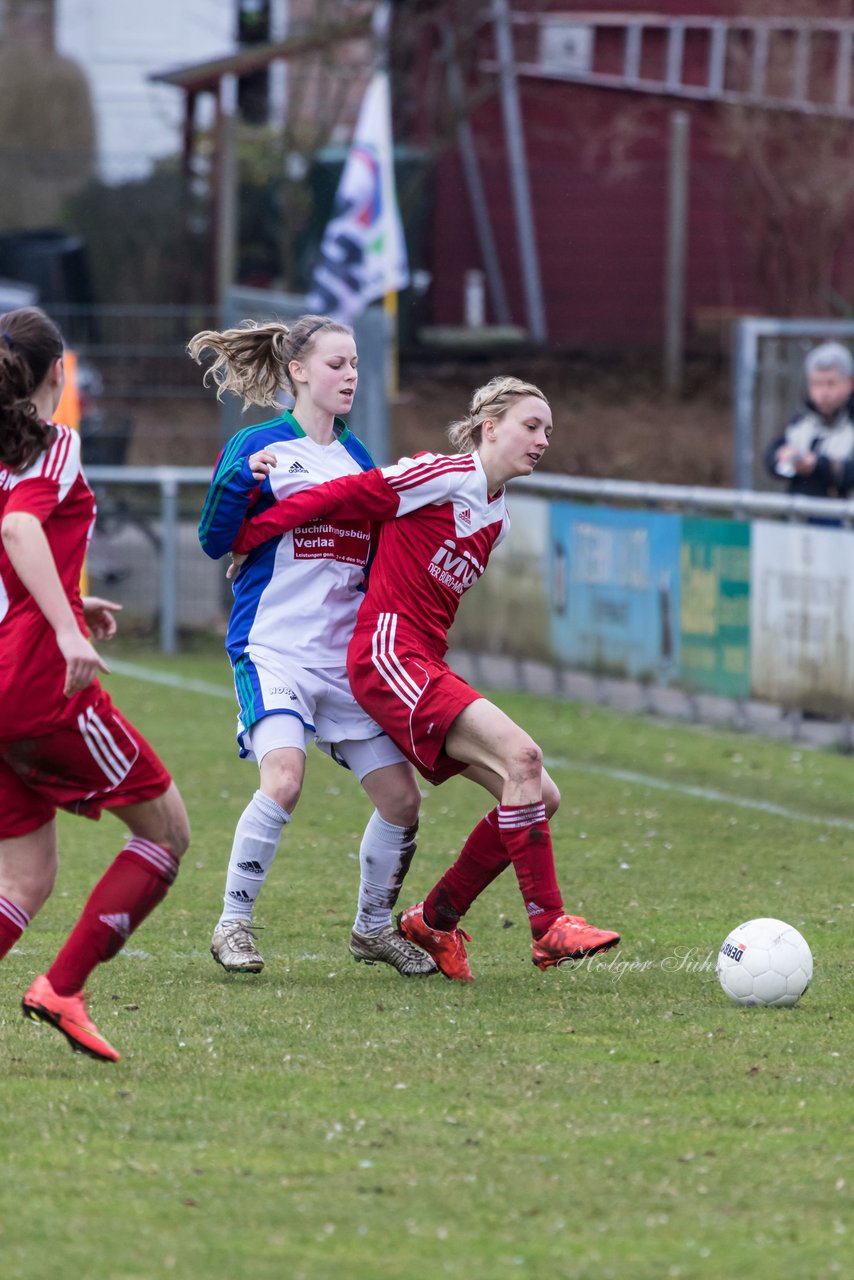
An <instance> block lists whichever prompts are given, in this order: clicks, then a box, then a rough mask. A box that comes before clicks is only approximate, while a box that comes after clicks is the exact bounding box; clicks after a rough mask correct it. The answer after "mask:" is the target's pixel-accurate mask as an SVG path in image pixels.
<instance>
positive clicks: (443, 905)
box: [424, 809, 510, 929]
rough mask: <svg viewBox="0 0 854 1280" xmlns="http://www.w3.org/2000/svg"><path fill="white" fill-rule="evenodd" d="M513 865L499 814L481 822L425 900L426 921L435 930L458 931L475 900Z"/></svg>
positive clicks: (496, 813)
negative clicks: (505, 843) (459, 923)
mask: <svg viewBox="0 0 854 1280" xmlns="http://www.w3.org/2000/svg"><path fill="white" fill-rule="evenodd" d="M509 865H510V863H509V861H508V858H507V854H506V852H505V849H504V845H503V844H502V843H501V837H500V836H499V834H498V810H497V809H493V810H492V811H491V812H490V813H488V814H487V815H486V817H485V818H482V819H481V821H480V822H479V823H478V824H477V826H476V827H475V829H474V831H472V833H471V835H470V836H469V838H468V839H467V840H466V842H465V844H464V845H463V847H462V849H461V850H460V856H459V857H458V858H457V860H456V862H455V863H454V864H453V865H452V866H450V867H448V870H447V871H446V872H445V874H444V875H443V876H442V878H441V880H440V881H439V882H438V884H437V885H436V886H435V888H433V889H431V890H430V892H429V893H428V895H427V897H426V898H425V899H424V919H425V921H426V922H427V924H428V925H430V927H431V928H432V929H455V928H456V927H457V924H458V922H459V919H460V916H464V915H465V913H466V912H467V911H468V909H469V907H470V906H471V904H472V903H473V902H474V900H475V898H476V897H477V896H478V895H479V894H481V893H483V891H484V889H485V888H486V887H487V885H490V884H492V882H493V880H494V879H495V877H496V876H500V875H501V872H502V871H504V870H505V868H506V867H508V866H509Z"/></svg>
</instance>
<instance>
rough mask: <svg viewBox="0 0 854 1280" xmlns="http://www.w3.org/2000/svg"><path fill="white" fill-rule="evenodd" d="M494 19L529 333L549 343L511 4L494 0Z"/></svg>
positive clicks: (501, 0)
mask: <svg viewBox="0 0 854 1280" xmlns="http://www.w3.org/2000/svg"><path fill="white" fill-rule="evenodd" d="M490 15H491V17H492V22H493V25H494V27H495V46H496V52H497V53H498V65H499V79H500V82H501V106H502V109H503V112H504V130H505V133H506V135H507V159H508V162H509V166H510V194H511V196H512V198H513V210H514V213H515V215H516V234H517V237H518V242H519V258H520V262H521V268H522V288H523V291H524V295H525V312H526V315H527V323H528V332H529V333H530V335H531V337H532V338H533V339H534V341H535V342H545V340H546V313H545V307H544V305H543V290H542V282H541V280H540V263H539V258H538V256H537V241H536V234H535V231H534V217H533V210H532V206H531V190H530V183H529V174H528V160H527V156H526V154H525V134H524V131H523V128H522V114H521V111H520V109H519V85H518V81H517V79H516V68H515V57H514V53H513V36H512V33H511V31H510V13H509V10H508V8H507V0H491V3H490Z"/></svg>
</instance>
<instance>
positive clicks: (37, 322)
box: [0, 307, 63, 473]
mask: <svg viewBox="0 0 854 1280" xmlns="http://www.w3.org/2000/svg"><path fill="white" fill-rule="evenodd" d="M62 351H63V342H62V334H61V333H60V332H59V329H58V328H57V327H56V325H55V324H54V323H53V321H52V320H51V319H50V318H49V317H48V316H46V315H45V313H44V312H43V311H42V310H40V308H39V307H21V308H19V310H17V311H7V312H6V313H5V315H0V463H2V464H3V465H4V466H5V467H7V468H8V469H9V470H10V471H14V472H16V473H19V472H21V471H26V470H27V468H28V467H31V466H32V464H33V463H34V462H35V460H36V458H37V457H38V456H39V454H41V453H44V451H45V449H47V448H49V447H50V445H51V444H52V443H53V441H54V439H55V437H56V427H55V426H54V424H53V423H52V422H43V421H42V419H41V418H40V417H39V414H38V410H37V409H36V406H35V405H34V404H33V401H32V396H33V393H34V392H35V391H36V390H37V389H38V388H39V387H40V386H41V384H42V383H43V382H44V380H45V378H46V377H47V375H48V373H49V372H50V368H51V366H52V364H53V362H54V361H55V360H59V359H60V358H61V357H62Z"/></svg>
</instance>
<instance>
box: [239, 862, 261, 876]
mask: <svg viewBox="0 0 854 1280" xmlns="http://www.w3.org/2000/svg"><path fill="white" fill-rule="evenodd" d="M237 869H238V871H250V872H251V873H252V875H254V876H262V875H263V874H264V868H263V867H262V866H261V863H260V862H238V864H237Z"/></svg>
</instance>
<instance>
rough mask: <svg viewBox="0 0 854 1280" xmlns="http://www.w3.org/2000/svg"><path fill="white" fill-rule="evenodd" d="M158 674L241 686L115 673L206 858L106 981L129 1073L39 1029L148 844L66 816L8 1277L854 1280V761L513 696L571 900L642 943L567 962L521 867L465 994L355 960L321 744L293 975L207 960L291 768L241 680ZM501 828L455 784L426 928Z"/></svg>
mask: <svg viewBox="0 0 854 1280" xmlns="http://www.w3.org/2000/svg"><path fill="white" fill-rule="evenodd" d="M128 656H134V655H128ZM136 659H137V661H139V662H142V663H144V664H145V665H146V666H148V667H150V668H153V669H158V670H160V671H161V672H164V673H167V674H168V673H177V674H180V675H183V677H184V678H186V679H192V680H196V681H203V682H204V681H206V682H209V683H214V684H216V685H218V686H220V687H221V689H222V692H223V696H222V698H216V697H211V696H205V695H204V694H202V693H200V692H194V691H192V690H191V689H185V690H182V689H180V688H179V689H175V688H166V687H160V686H157V685H155V684H147V683H143V682H141V681H139V680H136V679H130V678H127V677H121V678H120V677H117V676H113V677H112V678H111V680H110V684H111V687H112V689H113V692H114V695H115V696H116V698H117V701H118V702H119V704H120V705H121V706H122V707H123V709H125V710H126V712H127V713H128V714H129V715H130V716H131V717H132V718H133V719H134V720H136V721H137V722H138V723H139V724H140V726H141V727H142V728H144V729H145V730H146V731H147V732H148V733H149V734H150V736H151V737H152V739H153V740H154V742H155V743H156V744H157V746H158V749H159V750H160V751H161V753H162V755H163V756H164V758H165V759H166V760H167V761H169V762H170V763H171V764H172V766H173V768H174V770H175V773H176V775H177V779H178V782H179V785H180V786H181V789H182V791H183V793H184V795H185V797H186V799H187V802H188V805H189V808H190V811H191V816H192V820H193V824H194V843H193V846H192V848H191V850H190V852H189V854H188V855H187V859H186V862H185V866H184V869H183V871H182V874H181V876H180V877H179V879H178V881H177V882H176V885H175V888H174V889H173V891H172V893H171V894H170V897H169V898H168V899H167V901H166V903H165V904H164V905H163V906H162V907H161V908H160V909H159V910H158V911H157V912H156V913H155V914H154V916H152V918H151V920H150V921H149V922H147V923H146V925H145V926H144V927H143V929H142V930H140V932H139V934H137V935H135V936H134V938H133V939H132V940H131V942H130V944H129V947H128V949H127V952H126V954H123V955H122V956H120V957H118V958H117V959H116V960H114V961H113V962H112V963H111V964H110V965H109V966H106V967H104V968H103V969H101V970H99V971H98V972H97V973H96V974H95V975H93V980H92V996H91V1003H90V1007H91V1010H92V1012H93V1015H94V1017H95V1019H96V1021H97V1022H98V1023H99V1025H100V1026H101V1027H102V1029H103V1030H104V1031H105V1032H106V1033H107V1035H108V1036H109V1037H110V1039H111V1040H112V1041H113V1042H114V1043H115V1044H116V1045H117V1046H118V1048H119V1049H120V1051H121V1052H122V1054H123V1059H122V1062H121V1063H119V1064H118V1065H117V1066H115V1067H110V1066H105V1065H103V1064H98V1063H94V1062H92V1061H90V1060H88V1059H84V1058H81V1057H76V1056H72V1054H71V1053H70V1052H69V1051H68V1049H67V1048H66V1046H65V1044H64V1042H63V1041H62V1040H61V1038H60V1037H59V1036H57V1035H56V1034H55V1033H53V1032H51V1031H50V1030H48V1029H46V1028H37V1027H35V1026H33V1025H32V1024H28V1023H25V1022H24V1021H23V1019H21V1017H20V1016H19V1014H18V1012H17V1008H16V1003H17V1000H18V997H19V993H20V992H22V991H23V990H24V989H25V988H26V986H27V985H28V983H29V982H30V980H31V978H32V977H33V976H34V975H35V974H36V973H38V972H39V971H41V970H43V969H44V968H45V966H46V964H47V963H48V961H49V959H50V957H51V956H52V954H53V952H54V951H55V949H56V948H57V947H58V946H59V944H60V942H61V940H62V938H63V937H64V935H65V933H66V932H67V930H68V928H69V926H70V924H71V923H72V921H73V919H74V918H75V917H76V915H77V912H78V910H79V907H80V905H81V903H82V900H83V897H84V895H85V893H86V891H87V889H88V887H89V886H90V885H91V884H92V883H93V882H94V880H95V878H96V876H97V875H98V874H99V871H100V869H101V868H102V867H103V866H104V865H105V864H106V862H107V861H108V860H109V858H110V857H111V856H112V855H113V853H114V851H115V850H116V848H117V847H118V840H119V839H120V836H119V833H118V828H117V825H116V823H115V822H114V821H112V820H111V819H109V818H105V819H104V821H103V822H101V823H100V824H99V825H98V826H94V825H93V824H90V823H87V822H84V821H80V820H74V819H71V818H65V817H64V818H63V819H62V821H61V832H60V837H61V846H62V853H63V861H62V866H61V869H60V876H59V882H58V884H57V888H56V891H55V893H54V896H53V898H52V899H51V901H50V902H49V903H48V905H47V907H46V908H45V910H44V911H43V913H42V915H41V916H40V917H39V919H38V920H37V921H36V922H35V923H34V925H33V926H32V927H31V929H30V930H29V931H28V933H27V934H26V935H25V937H24V938H23V939H22V942H21V945H20V947H19V948H18V949H17V950H16V951H15V953H13V954H12V955H11V956H9V957H8V958H7V960H6V961H5V962H4V965H3V993H4V999H3V1002H2V1011H0V1023H2V1050H0V1053H2V1069H3V1076H4V1103H5V1105H4V1108H3V1117H2V1121H0V1132H2V1138H3V1147H4V1150H5V1152H6V1171H5V1177H4V1179H3V1184H2V1191H0V1221H2V1222H3V1224H4V1229H3V1232H4V1264H3V1274H4V1277H7V1278H8V1280H53V1277H54V1276H56V1275H59V1274H78V1275H85V1276H86V1277H87V1280H160V1278H161V1277H180V1278H185V1277H186V1278H187V1280H190V1278H193V1280H195V1277H197V1276H201V1275H204V1276H206V1277H210V1278H212V1280H219V1278H220V1277H222V1278H224V1277H233V1276H238V1275H247V1276H252V1277H253V1280H281V1278H282V1277H294V1278H296V1277H304V1278H306V1280H327V1278H328V1280H332V1278H333V1277H339V1276H346V1277H349V1278H351V1280H363V1278H364V1280H374V1278H375V1277H383V1278H393V1280H397V1278H398V1277H399V1278H400V1280H403V1277H409V1276H412V1275H422V1274H425V1275H427V1274H429V1275H436V1276H449V1277H457V1278H459V1280H463V1277H465V1278H466V1280H493V1278H494V1277H502V1278H503V1277H506V1276H520V1277H525V1278H528V1280H533V1278H534V1277H536V1278H537V1280H540V1277H542V1276H543V1275H549V1274H550V1275H553V1276H560V1277H567V1278H569V1277H572V1280H609V1278H612V1277H618V1276H619V1277H630V1278H631V1280H661V1278H662V1277H669V1276H674V1277H683V1278H690V1280H694V1278H697V1280H700V1278H702V1280H720V1278H721V1277H722V1276H726V1275H730V1274H739V1275H740V1274H748V1275H754V1276H757V1277H766V1276H772V1275H778V1274H781V1275H782V1274H785V1275H786V1276H787V1277H788V1278H789V1280H821V1278H825V1277H828V1278H829V1277H833V1276H836V1275H844V1274H846V1273H847V1270H848V1269H849V1264H846V1263H845V1261H844V1259H845V1257H846V1256H848V1249H849V1242H848V1239H847V1231H848V1228H849V1226H850V1216H851V1191H850V1188H851V1186H852V1168H851V1143H850V1131H851V1125H852V1119H854V1115H852V1112H854V1107H852V1102H851V1094H850V1078H849V1077H850V1045H851V1036H852V1030H854V1028H852V1022H854V1018H852V1001H851V968H850V938H851V897H852V895H851V854H852V843H854V832H852V830H851V829H850V827H849V828H846V826H845V825H840V826H836V827H834V826H832V825H828V823H827V822H826V821H825V820H826V819H833V818H838V819H841V820H842V823H843V824H844V823H845V822H849V823H850V820H851V819H852V816H854V815H852V813H851V805H850V795H851V768H852V765H851V761H850V760H848V759H845V758H843V757H841V756H838V755H834V754H830V753H820V752H808V751H801V750H797V749H793V748H792V747H791V746H788V745H784V744H779V743H769V742H759V741H755V740H753V739H750V738H747V737H743V736H735V735H724V734H719V733H713V732H698V731H692V730H689V729H685V728H681V727H680V728H673V727H670V726H667V725H661V724H651V723H649V722H645V721H642V720H627V719H621V718H619V717H616V716H614V715H611V714H608V713H605V712H602V711H599V710H591V709H589V708H585V707H577V706H572V705H568V704H558V703H551V702H548V701H545V700H533V699H528V698H522V697H521V696H511V695H506V696H505V695H500V696H498V697H497V701H499V702H500V703H501V704H502V705H503V706H505V707H506V708H507V710H508V711H509V712H510V714H511V715H513V716H514V717H516V718H517V719H519V720H520V721H521V722H522V723H524V724H525V725H526V727H528V728H529V729H530V730H531V731H532V732H533V734H534V735H535V736H536V737H537V739H538V741H540V742H541V744H542V745H543V748H544V750H545V752H546V754H547V756H548V757H549V761H550V764H549V768H550V771H551V773H552V774H553V776H554V777H555V778H556V780H557V781H558V783H559V785H560V787H561V790H562V792H563V797H564V798H563V804H562V807H561V810H560V813H559V815H558V817H557V818H556V820H555V822H554V824H553V829H554V837H555V848H556V856H557V861H558V866H559V871H560V878H561V882H562V884H563V887H564V892H565V894H566V897H567V904H568V906H569V907H570V908H571V909H573V910H580V911H582V912H584V913H587V914H588V915H589V916H590V918H591V920H593V921H594V922H595V923H598V924H602V925H608V926H614V927H617V928H620V929H621V930H622V932H623V944H622V946H621V948H620V949H619V950H618V951H616V952H614V953H610V954H609V955H608V956H606V957H603V958H602V959H601V960H600V961H598V962H595V961H594V962H591V963H590V964H588V965H578V966H575V968H574V969H571V970H570V969H562V970H553V971H551V972H548V973H540V972H539V971H538V970H536V969H534V968H533V966H532V965H531V964H530V960H529V956H530V951H529V937H528V930H527V927H526V921H525V915H524V911H523V908H522V905H521V902H520V900H519V897H518V893H517V890H516V886H515V881H514V880H513V879H512V877H511V875H510V874H505V875H503V876H502V877H500V879H499V880H498V881H497V882H496V883H495V884H494V885H493V886H492V887H491V888H490V889H489V890H488V892H487V893H486V894H485V895H484V896H483V898H482V899H481V900H480V901H479V902H478V903H477V904H476V905H475V908H474V909H473V911H472V912H471V914H470V918H469V919H468V921H467V927H468V928H469V930H470V932H471V933H472V935H473V939H474V941H473V943H472V945H471V947H470V948H469V953H470V957H471V961H472V967H473V969H474V972H475V982H474V983H473V984H471V986H466V987H461V986H459V985H455V984H452V983H450V982H447V981H445V980H444V979H442V978H441V977H436V978H430V979H426V980H414V981H410V982H407V981H404V980H402V979H401V978H399V977H398V975H397V974H395V973H393V972H392V971H391V970H389V969H385V968H383V967H373V968H368V967H366V966H363V965H355V964H353V962H352V961H351V959H350V957H349V955H348V953H347V949H346V941H347V936H348V932H349V928H350V924H351V920H352V914H353V908H354V903H355V895H356V886H357V878H358V861H357V851H358V845H359V838H360V833H361V829H362V826H363V824H364V822H365V820H366V818H367V816H368V813H369V805H368V803H367V801H366V800H365V798H364V796H363V795H362V793H361V792H360V790H359V789H358V787H357V786H356V784H355V782H354V781H353V779H352V778H350V777H349V776H348V775H347V774H346V773H345V772H344V771H343V770H340V769H338V768H337V767H335V766H334V765H332V763H331V762H330V761H328V760H327V759H326V758H324V757H322V756H321V755H320V753H319V752H317V751H314V750H312V751H311V753H310V757H309V769H308V777H307V784H306V788H305V792H304V794H303V797H302V800H301V803H300V808H299V810H298V812H297V814H296V816H295V819H294V822H293V824H292V825H291V826H290V827H289V828H288V830H287V831H286V833H285V837H284V839H283V844H282V849H281V851H280V854H279V859H278V861H277V863H276V865H275V866H274V868H273V871H272V874H271V877H270V880H269V882H268V884H267V886H266V888H265V890H264V894H263V897H262V899H261V903H260V910H259V913H258V919H259V922H260V923H261V924H262V925H265V926H266V927H265V929H264V930H263V932H262V933H261V934H260V942H261V950H262V951H263V953H264V954H265V957H266V959H267V967H266V969H265V971H264V973H263V974H261V975H259V976H258V977H252V976H249V975H243V976H229V975H227V974H225V973H224V972H223V971H222V970H221V969H218V968H217V967H216V966H215V965H214V963H213V961H212V960H211V957H210V956H209V955H208V952H207V947H208V944H209V939H210V934H211V932H212V929H213V925H214V923H215V922H216V919H217V917H218V913H219V908H220V902H221V894H222V883H223V878H224V870H225V864H226V861H227V857H228V850H229V846H230V840H231V833H232V829H233V826H234V823H235V821H236V819H237V817H238V815H239V814H240V812H241V810H242V808H243V806H244V804H245V803H246V800H247V798H248V796H249V794H250V793H251V791H252V789H253V787H254V785H255V776H256V775H255V770H254V768H253V767H252V766H247V765H246V764H242V763H240V762H239V761H238V760H237V759H236V755H235V752H234V748H233V742H232V739H231V733H232V729H233V707H232V706H231V705H230V702H229V682H228V677H227V674H226V670H225V663H224V660H223V659H222V658H221V657H220V656H219V655H215V654H213V653H212V652H207V651H200V652H197V653H195V654H192V655H190V656H188V657H184V658H180V659H171V660H167V659H163V658H160V657H158V656H156V655H136ZM615 771H621V775H622V776H615ZM632 774H635V775H640V774H643V775H647V776H649V777H651V778H653V779H656V780H658V781H659V782H661V783H662V784H663V785H664V787H665V788H666V789H663V790H662V789H655V788H653V787H652V786H651V785H649V784H648V783H645V782H643V781H638V780H631V778H630V776H629V775H632ZM700 787H703V788H707V789H710V790H714V791H715V792H717V793H719V794H718V798H717V799H709V798H703V797H702V796H700V795H697V794H691V792H690V788H700ZM739 800H741V801H744V802H746V803H747V804H749V805H755V804H757V803H759V802H765V804H766V805H769V806H770V805H772V804H776V805H778V806H781V807H782V808H783V809H784V810H785V813H784V814H779V813H772V812H768V811H763V810H762V809H761V808H759V807H750V808H743V807H738V804H737V803H734V801H739ZM487 804H488V801H486V799H485V797H484V796H483V795H482V794H481V793H480V792H478V791H477V789H476V788H474V787H472V786H471V785H470V784H467V783H464V782H461V781H455V782H453V783H450V784H448V785H446V786H444V787H442V788H441V789H439V790H436V791H432V790H431V791H430V793H429V795H428V796H427V798H426V800H425V804H424V810H423V816H422V824H421V832H420V838H419V850H418V854H417V857H416V861H415V864H414V866H413V868H412V871H411V873H410V878H409V882H408V884H407V885H406V887H405V888H404V892H403V898H402V905H406V904H408V903H409V902H410V901H415V900H417V898H418V897H420V896H422V895H423V893H424V892H425V891H426V889H427V888H429V886H430V884H431V883H432V882H433V880H434V879H435V877H436V875H437V874H438V873H439V872H440V871H441V870H442V869H443V868H444V866H445V865H446V864H447V862H448V861H449V860H450V858H451V857H452V856H453V854H454V851H455V850H456V849H458V848H459V843H460V840H461V839H462V838H463V837H464V835H465V834H466V832H467V831H468V830H469V829H470V827H471V826H472V825H473V824H474V823H475V822H476V821H477V820H478V818H479V816H480V815H481V814H482V813H483V812H484V810H485V808H486V807H487ZM810 818H814V819H816V821H815V822H811V821H809V819H810ZM758 914H768V915H778V916H781V917H782V918H783V919H786V920H787V921H789V922H790V923H791V924H794V925H795V926H796V927H797V928H799V929H800V930H801V931H802V932H803V933H804V935H805V936H806V938H807V939H808V941H809V942H810V944H811V946H812V949H813V955H814V959H815V978H814V982H813V986H812V987H811V989H810V990H809V991H808V992H807V993H806V995H805V996H804V997H803V999H802V1000H801V1002H800V1003H799V1004H798V1005H797V1006H796V1008H794V1009H792V1010H763V1009H754V1010H750V1009H741V1008H738V1007H736V1006H734V1005H731V1004H730V1003H729V1002H728V1001H727V1000H726V998H725V997H724V995H723V993H722V992H721V990H720V988H719V986H718V983H717V980H716V978H715V975H714V972H713V965H714V957H715V953H716V949H717V947H718V945H719V944H720V942H721V940H722V939H723V938H724V936H725V935H726V933H727V932H728V931H729V929H730V928H731V927H732V926H733V925H735V924H737V923H738V922H739V921H740V920H742V919H746V918H748V917H749V916H751V915H758Z"/></svg>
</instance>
